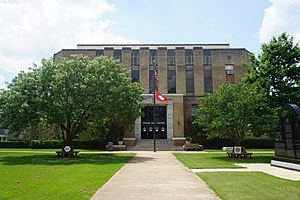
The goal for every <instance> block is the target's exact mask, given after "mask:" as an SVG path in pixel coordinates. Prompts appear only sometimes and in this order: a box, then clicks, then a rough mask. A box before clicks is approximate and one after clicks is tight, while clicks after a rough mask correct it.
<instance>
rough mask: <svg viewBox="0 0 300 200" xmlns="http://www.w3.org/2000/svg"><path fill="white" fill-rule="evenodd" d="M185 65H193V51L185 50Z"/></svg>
mask: <svg viewBox="0 0 300 200" xmlns="http://www.w3.org/2000/svg"><path fill="white" fill-rule="evenodd" d="M185 65H187V66H192V65H194V51H193V49H186V50H185Z"/></svg>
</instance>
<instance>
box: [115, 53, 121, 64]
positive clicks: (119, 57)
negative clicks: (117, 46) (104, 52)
mask: <svg viewBox="0 0 300 200" xmlns="http://www.w3.org/2000/svg"><path fill="white" fill-rule="evenodd" d="M114 59H115V60H119V61H120V62H122V51H121V50H114Z"/></svg>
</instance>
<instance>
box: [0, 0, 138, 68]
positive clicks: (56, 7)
mask: <svg viewBox="0 0 300 200" xmlns="http://www.w3.org/2000/svg"><path fill="white" fill-rule="evenodd" d="M114 11H115V6H114V5H112V4H109V3H108V2H107V1H106V0H84V1H78V0H43V1H40V0H26V1H23V0H14V1H7V0H0V27H1V28H0V44H1V45H0V70H4V71H6V72H13V73H17V72H19V71H20V70H25V69H26V68H27V67H29V66H32V63H39V62H40V60H41V59H42V58H44V57H45V58H49V57H51V56H52V55H53V54H54V53H56V52H57V51H59V50H61V49H62V48H76V45H77V44H78V43H85V44H86V43H138V41H136V40H133V39H128V38H126V37H123V36H119V35H116V34H114V28H115V27H116V26H118V24H117V22H116V21H113V20H111V19H109V18H107V17H105V16H106V13H111V12H114Z"/></svg>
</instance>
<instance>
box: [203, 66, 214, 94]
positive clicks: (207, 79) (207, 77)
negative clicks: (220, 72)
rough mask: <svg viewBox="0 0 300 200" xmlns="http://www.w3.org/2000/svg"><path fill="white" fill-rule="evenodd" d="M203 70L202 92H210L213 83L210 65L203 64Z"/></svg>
mask: <svg viewBox="0 0 300 200" xmlns="http://www.w3.org/2000/svg"><path fill="white" fill-rule="evenodd" d="M203 71H204V92H207V93H212V92H213V84H212V66H210V65H206V66H203Z"/></svg>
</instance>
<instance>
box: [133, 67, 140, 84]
mask: <svg viewBox="0 0 300 200" xmlns="http://www.w3.org/2000/svg"><path fill="white" fill-rule="evenodd" d="M131 79H132V80H131V82H132V83H135V82H138V83H139V82H140V69H139V67H138V66H132V67H131Z"/></svg>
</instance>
